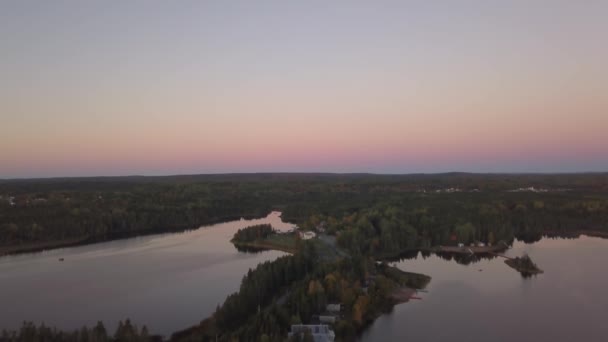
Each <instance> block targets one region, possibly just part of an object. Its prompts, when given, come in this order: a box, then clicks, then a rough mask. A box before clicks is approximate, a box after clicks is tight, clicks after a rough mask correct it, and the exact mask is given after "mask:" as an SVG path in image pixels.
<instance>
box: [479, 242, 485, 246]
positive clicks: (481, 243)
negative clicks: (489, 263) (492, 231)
mask: <svg viewBox="0 0 608 342" xmlns="http://www.w3.org/2000/svg"><path fill="white" fill-rule="evenodd" d="M485 246H486V244H485V243H483V242H480V243H478V244H477V247H485Z"/></svg>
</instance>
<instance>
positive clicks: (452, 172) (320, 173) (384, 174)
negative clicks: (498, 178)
mask: <svg viewBox="0 0 608 342" xmlns="http://www.w3.org/2000/svg"><path fill="white" fill-rule="evenodd" d="M454 174H468V175H589V174H608V170H606V171H570V172H561V171H524V172H473V171H445V172H409V173H408V172H406V173H389V172H387V173H378V172H296V171H277V172H215V173H177V174H162V175H161V174H159V175H144V174H131V175H113V176H108V175H106V176H104V175H97V176H49V177H8V178H0V182H5V181H27V180H70V179H99V178H171V177H196V176H246V175H319V176H320V175H327V176H331V175H335V176H340V175H343V176H357V175H358V176H425V175H429V176H433V175H436V176H439V175H454Z"/></svg>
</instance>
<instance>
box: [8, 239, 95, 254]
mask: <svg viewBox="0 0 608 342" xmlns="http://www.w3.org/2000/svg"><path fill="white" fill-rule="evenodd" d="M89 243H92V242H91V241H89V239H88V238H82V239H66V240H54V241H44V242H31V243H24V244H20V245H14V246H0V256H6V255H13V254H21V253H35V252H42V251H46V250H51V249H59V248H65V247H73V246H80V245H87V244H89Z"/></svg>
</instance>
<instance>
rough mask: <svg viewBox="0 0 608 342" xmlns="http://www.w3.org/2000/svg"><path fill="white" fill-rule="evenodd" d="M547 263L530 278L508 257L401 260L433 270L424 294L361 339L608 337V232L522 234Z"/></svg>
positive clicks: (516, 251) (410, 267)
mask: <svg viewBox="0 0 608 342" xmlns="http://www.w3.org/2000/svg"><path fill="white" fill-rule="evenodd" d="M523 253H528V254H529V255H530V257H531V258H532V260H533V261H534V262H535V263H536V264H537V265H538V266H539V267H540V268H541V269H543V270H544V271H545V273H544V274H540V275H538V276H533V277H531V278H523V277H522V276H521V275H520V274H519V273H518V272H517V271H515V270H514V269H511V268H510V267H508V266H507V265H506V264H505V263H504V259H503V258H494V259H481V260H480V261H479V262H475V263H471V264H469V265H461V264H459V263H457V262H455V261H454V260H451V261H448V260H445V259H442V258H441V257H438V256H436V255H432V256H429V257H426V258H424V257H423V256H422V255H418V257H416V258H415V259H410V260H402V261H400V262H396V263H394V265H395V266H397V267H399V268H400V269H403V270H405V271H411V272H419V273H424V274H428V275H430V276H431V277H432V280H431V283H430V284H429V286H428V288H427V290H428V293H421V294H420V296H421V297H422V300H413V301H410V302H409V303H406V304H402V305H398V306H396V307H395V308H394V310H393V312H392V313H390V314H388V315H383V316H381V317H380V318H379V319H378V320H376V321H375V322H374V323H373V324H372V326H371V327H370V328H368V329H367V330H366V331H365V332H364V334H363V336H362V338H361V340H362V341H402V340H409V341H417V342H420V341H448V340H453V341H467V342H470V341H473V342H474V341H521V340H523V341H537V342H544V341H547V342H548V341H551V342H555V341H564V342H566V341H567V342H570V341H587V342H589V341H598V342H599V341H607V340H608V324H606V317H607V315H608V295H607V294H606V291H607V290H608V274H607V273H606V270H607V269H608V266H607V264H606V263H607V262H608V240H605V239H600V238H591V237H586V236H582V237H581V238H578V239H551V238H544V239H542V240H541V241H539V242H536V243H533V244H525V243H523V242H520V241H516V242H515V244H514V246H513V248H512V249H510V250H508V251H507V252H506V253H505V254H506V255H508V256H521V255H522V254H523Z"/></svg>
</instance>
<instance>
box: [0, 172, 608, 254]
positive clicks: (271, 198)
mask: <svg viewBox="0 0 608 342" xmlns="http://www.w3.org/2000/svg"><path fill="white" fill-rule="evenodd" d="M529 187H535V189H541V190H543V191H544V190H549V192H545V193H529V192H520V193H507V192H506V191H510V190H516V189H519V188H529ZM448 189H452V190H454V191H461V192H457V193H445V192H446V191H447V190H448ZM437 191H439V193H438V192H437ZM606 193H608V174H604V173H598V174H573V175H499V174H496V175H481V174H462V173H452V174H439V175H401V176H400V175H365V174H351V175H334V174H251V175H209V176H175V177H118V178H82V179H78V178H76V179H49V180H14V181H1V182H0V248H1V246H2V245H4V246H16V245H27V244H32V243H40V242H46V241H64V240H72V241H74V240H86V241H100V240H107V239H112V238H116V237H123V236H129V235H138V234H147V233H153V232H163V231H175V230H183V229H189V228H194V227H197V226H198V225H201V224H208V223H214V222H218V221H222V220H229V219H234V218H239V217H241V216H246V217H251V216H263V215H265V214H267V213H268V212H269V211H270V210H272V209H279V210H281V211H283V216H284V218H285V219H287V220H291V221H295V222H298V223H301V222H304V221H306V220H308V219H309V218H310V217H311V216H312V215H316V214H322V215H325V216H330V217H334V218H336V219H340V218H341V217H342V216H343V215H345V214H349V213H353V212H358V211H359V210H361V209H365V208H369V207H370V206H375V207H378V206H386V205H385V204H386V203H389V204H390V205H394V206H398V207H400V208H401V209H403V208H405V209H407V210H408V211H409V212H412V211H413V210H415V209H419V210H428V211H432V212H434V213H433V216H434V217H435V218H436V220H441V221H442V222H443V221H447V220H449V219H452V218H453V216H454V215H455V214H454V212H455V210H452V209H450V208H449V207H450V205H451V204H453V203H456V204H459V207H460V208H463V207H465V204H466V205H469V206H472V208H468V207H466V210H467V213H469V214H470V213H472V212H478V213H479V212H483V214H484V215H486V216H489V218H490V219H492V220H496V219H497V216H499V217H502V218H504V217H505V215H510V216H509V217H508V219H506V220H502V221H500V223H501V226H505V227H507V228H505V229H507V230H510V229H511V228H510V227H511V226H513V227H514V229H516V230H515V231H513V235H518V234H521V235H522V236H523V235H525V234H530V236H531V238H535V236H536V235H535V234H536V231H534V229H533V231H527V230H528V229H529V227H528V226H529V225H540V224H542V225H546V226H547V227H549V226H550V227H551V229H556V230H560V229H571V227H572V226H576V225H580V224H582V223H584V224H588V225H590V226H593V228H594V229H605V227H604V226H601V227H599V226H598V222H606V220H605V218H606V213H607V212H608V209H607V208H608V205H607V204H606V203H607V202H606V201H607V198H606ZM488 200H490V202H493V203H490V204H489V205H490V207H486V206H484V205H485V202H487V201H488ZM420 201H422V202H426V204H425V205H424V206H422V205H416V203H418V202H420ZM498 201H500V202H502V205H504V206H506V207H507V210H505V208H503V207H502V206H501V205H500V204H499V203H497V202H498ZM536 201H539V203H535V202H536ZM446 202H447V204H446ZM439 208H440V209H439ZM446 208H447V211H445V210H444V209H446ZM513 209H517V210H513ZM518 210H519V211H518ZM444 212H445V214H444ZM543 212H545V213H546V214H542V213H543ZM549 212H551V213H549ZM555 212H557V213H559V215H558V216H557V217H555V216H553V213H555ZM589 213H590V214H592V215H591V216H593V217H590V218H589V220H587V219H584V220H583V218H584V217H585V215H587V214H589ZM541 214H542V215H541ZM400 215H401V216H403V215H404V214H400ZM407 215H410V214H407ZM427 217H428V215H427ZM456 218H457V219H460V218H458V217H456ZM602 219H603V220H604V221H601V220H602ZM471 220H472V219H470V220H469V219H467V220H464V222H462V224H466V223H467V222H469V221H471ZM484 220H486V218H484ZM404 222H407V223H409V224H410V225H412V226H413V228H414V229H417V230H421V231H423V230H424V229H425V228H422V227H418V226H416V225H414V224H412V223H416V222H410V220H407V221H404ZM484 222H485V221H484ZM484 222H479V223H478V224H476V223H475V222H473V221H471V224H473V225H474V226H475V228H476V231H475V234H479V235H484V234H486V233H485V232H484V231H485V230H486V229H485V228H482V227H481V226H483V225H487V223H484ZM419 223H420V224H427V223H428V222H419ZM429 224H431V225H434V226H433V228H432V230H433V231H434V232H432V233H431V232H429V234H430V235H432V237H428V238H427V239H430V240H431V243H433V242H434V241H436V240H442V239H443V238H438V235H440V234H439V232H435V231H439V230H441V231H445V230H446V228H447V227H442V226H437V224H440V223H432V222H431V223H429ZM604 225H605V224H604ZM429 229H430V228H429ZM463 229H465V230H466V228H463ZM501 229H502V228H501ZM427 230H428V229H427ZM496 233H498V234H500V232H496ZM504 235H506V236H507V237H508V235H509V234H508V233H505V234H504ZM484 238H485V237H484ZM400 247H401V244H400Z"/></svg>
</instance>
